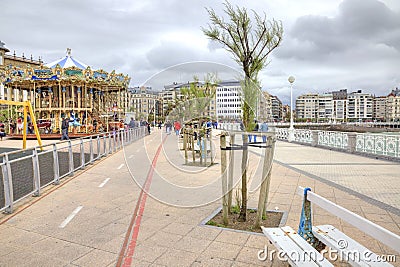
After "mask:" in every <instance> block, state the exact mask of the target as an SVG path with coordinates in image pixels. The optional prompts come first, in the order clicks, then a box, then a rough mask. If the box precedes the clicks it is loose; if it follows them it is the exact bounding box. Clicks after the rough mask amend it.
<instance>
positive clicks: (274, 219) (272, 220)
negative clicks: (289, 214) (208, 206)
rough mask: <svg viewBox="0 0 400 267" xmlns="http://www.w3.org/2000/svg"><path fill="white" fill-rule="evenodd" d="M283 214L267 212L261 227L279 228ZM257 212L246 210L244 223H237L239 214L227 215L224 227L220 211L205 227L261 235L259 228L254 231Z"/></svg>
mask: <svg viewBox="0 0 400 267" xmlns="http://www.w3.org/2000/svg"><path fill="white" fill-rule="evenodd" d="M282 216H283V212H276V211H267V217H266V219H263V220H262V221H261V225H262V226H264V227H279V225H280V223H281V220H282ZM256 217H257V211H256V210H251V209H248V210H247V218H246V221H245V222H240V221H238V218H239V212H232V213H231V214H228V222H229V224H228V225H224V223H223V218H222V211H220V212H219V213H218V214H217V215H215V216H214V217H213V218H212V219H211V220H209V221H208V222H207V223H206V225H213V226H217V227H224V228H231V229H235V230H242V231H250V232H256V233H262V231H261V228H258V229H255V228H254V223H255V221H256Z"/></svg>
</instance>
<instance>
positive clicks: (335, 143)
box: [318, 131, 349, 149]
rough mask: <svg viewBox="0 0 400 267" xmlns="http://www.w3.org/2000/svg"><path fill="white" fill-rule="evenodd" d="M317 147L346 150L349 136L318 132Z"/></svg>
mask: <svg viewBox="0 0 400 267" xmlns="http://www.w3.org/2000/svg"><path fill="white" fill-rule="evenodd" d="M318 145H320V146H326V147H333V148H341V149H347V147H348V145H349V136H348V135H347V133H345V132H333V131H318Z"/></svg>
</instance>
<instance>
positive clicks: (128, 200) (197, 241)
mask: <svg viewBox="0 0 400 267" xmlns="http://www.w3.org/2000/svg"><path fill="white" fill-rule="evenodd" d="M213 141H214V142H215V144H216V147H218V137H216V136H214V138H213ZM177 142H178V139H177V137H176V136H174V135H168V136H166V135H165V134H164V133H162V132H161V131H160V130H156V131H155V132H153V133H152V134H151V135H149V136H147V137H145V138H144V139H143V140H139V141H136V142H135V143H133V144H131V145H129V146H127V147H125V148H124V150H123V151H122V150H121V151H119V152H118V153H115V154H113V155H112V156H110V157H108V158H105V159H103V160H101V161H100V162H96V163H95V165H93V166H90V167H88V168H86V169H85V170H84V171H82V172H79V173H77V174H76V175H75V176H74V177H71V178H66V179H65V180H64V181H63V183H62V184H61V185H59V186H57V187H50V188H48V189H46V190H45V192H44V193H43V195H42V196H40V197H39V198H32V199H30V200H29V201H26V202H25V203H24V204H23V205H19V207H18V209H17V211H16V212H15V213H13V214H11V215H0V266H115V265H116V264H117V263H118V261H119V260H121V257H120V256H121V251H123V252H124V255H128V256H131V258H129V259H127V257H125V258H122V262H124V263H125V264H126V265H125V266H285V263H284V262H281V261H279V260H278V259H273V260H272V261H270V260H269V259H268V260H266V261H260V260H259V259H258V258H257V254H258V252H259V250H261V249H264V246H265V245H267V247H268V249H271V250H272V249H275V248H274V247H272V246H271V245H269V242H268V240H267V239H266V237H264V236H263V235H261V234H251V233H245V232H237V231H230V230H223V229H221V228H215V227H209V226H203V225H201V223H202V222H203V221H204V219H205V218H207V217H208V216H210V214H212V213H213V212H214V211H215V210H216V209H217V208H218V207H219V206H220V205H221V204H220V200H218V197H217V196H218V192H219V188H220V187H219V186H220V185H219V181H220V180H219V173H220V167H221V166H220V165H219V164H216V165H214V166H212V167H210V168H199V167H193V166H184V165H183V163H184V159H183V158H182V154H181V153H180V152H179V150H178V143H177ZM161 144H163V145H162V146H160V145H161ZM251 151H252V153H250V162H249V169H251V170H249V173H251V174H252V175H253V176H254V177H252V178H251V179H253V180H254V181H255V180H256V179H257V178H256V176H257V175H256V174H257V173H259V172H260V168H259V167H258V166H259V164H258V163H259V161H260V159H259V156H258V154H259V153H260V150H257V149H252V150H251ZM219 153H220V151H218V150H217V151H216V162H217V163H218V162H219ZM180 159H181V161H180ZM237 160H240V158H239V157H238V159H237ZM399 168H400V165H399V164H398V163H391V162H386V161H380V160H374V159H369V158H364V157H360V156H356V155H349V154H343V153H340V152H335V151H330V150H324V149H318V148H312V147H306V146H301V145H297V144H291V143H284V142H277V146H276V153H275V162H274V164H273V169H272V178H271V179H272V180H271V189H270V199H269V203H268V209H279V210H283V211H287V212H288V217H287V221H286V224H287V225H290V226H292V227H293V228H297V225H298V223H299V217H300V211H301V197H300V196H297V195H296V194H295V192H296V188H297V187H298V186H308V187H311V188H312V189H313V191H314V192H316V193H318V194H320V195H322V196H324V197H326V198H328V199H330V200H332V201H334V202H336V203H338V204H339V205H342V206H343V207H345V208H347V209H349V210H352V211H354V212H356V213H358V214H359V215H361V216H363V217H365V218H367V219H369V220H371V221H373V222H376V223H378V224H379V225H381V226H383V227H385V228H387V229H388V230H390V231H393V232H395V233H397V234H400V214H398V213H397V211H398V209H399V207H400V199H399V195H398V194H397V195H396V192H399V190H398V189H399V184H400V181H399V175H398V173H399V171H398V170H399ZM374 177H375V178H374ZM255 184H256V183H255ZM142 188H144V189H145V193H143V192H142V191H141V189H142ZM253 189H254V190H253V193H251V195H250V198H249V206H253V207H255V206H256V204H257V199H258V191H257V190H255V189H256V187H254V188H253ZM141 192H142V193H141ZM314 222H315V223H316V224H325V223H329V224H332V225H334V226H336V227H338V228H339V229H341V230H342V231H343V232H345V233H346V234H347V235H349V236H350V237H352V238H354V239H355V240H357V241H359V242H360V243H362V244H364V245H365V246H367V247H368V248H370V249H372V250H373V251H374V252H376V253H378V254H383V255H393V254H394V255H396V253H395V252H394V251H392V250H391V249H389V248H387V247H385V246H384V245H382V244H381V243H379V242H377V241H375V240H374V239H373V238H371V237H369V236H367V235H366V234H364V233H361V232H360V231H358V230H357V229H356V228H354V227H352V226H350V225H348V224H347V223H345V222H343V221H341V220H340V219H338V218H336V217H334V216H332V215H331V214H329V213H327V212H325V211H323V210H321V209H319V208H318V207H316V208H314ZM396 256H397V262H396V263H392V264H394V265H395V266H400V264H399V262H400V256H399V255H396Z"/></svg>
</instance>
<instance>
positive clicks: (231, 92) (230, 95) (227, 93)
mask: <svg viewBox="0 0 400 267" xmlns="http://www.w3.org/2000/svg"><path fill="white" fill-rule="evenodd" d="M215 102H216V114H217V118H218V120H228V121H229V120H239V119H241V118H242V86H241V84H240V81H225V82H220V83H218V86H217V90H216V94H215Z"/></svg>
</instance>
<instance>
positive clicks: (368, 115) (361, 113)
mask: <svg viewBox="0 0 400 267" xmlns="http://www.w3.org/2000/svg"><path fill="white" fill-rule="evenodd" d="M372 105H373V97H372V95H371V94H367V93H363V92H362V90H357V91H356V92H352V93H350V94H348V95H347V120H348V121H365V120H372V109H373V108H372Z"/></svg>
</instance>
